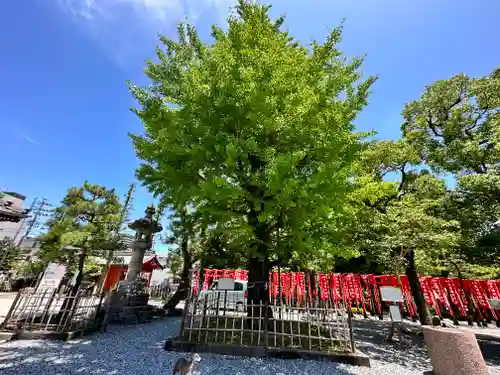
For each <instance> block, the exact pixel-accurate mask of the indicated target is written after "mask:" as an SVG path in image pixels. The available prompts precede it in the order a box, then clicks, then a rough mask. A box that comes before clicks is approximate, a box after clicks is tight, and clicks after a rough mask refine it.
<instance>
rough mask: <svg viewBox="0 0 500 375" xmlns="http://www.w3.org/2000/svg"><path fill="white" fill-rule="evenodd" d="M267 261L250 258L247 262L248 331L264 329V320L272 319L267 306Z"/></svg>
mask: <svg viewBox="0 0 500 375" xmlns="http://www.w3.org/2000/svg"><path fill="white" fill-rule="evenodd" d="M268 281H269V261H268V260H267V259H265V260H260V259H258V258H250V260H249V262H248V297H247V318H248V319H247V325H248V327H249V328H250V329H255V330H258V329H259V321H260V328H261V329H264V326H265V322H264V321H263V320H265V319H266V306H267V319H268V321H269V319H272V317H273V311H272V309H271V306H270V304H269V289H268V288H269V287H268Z"/></svg>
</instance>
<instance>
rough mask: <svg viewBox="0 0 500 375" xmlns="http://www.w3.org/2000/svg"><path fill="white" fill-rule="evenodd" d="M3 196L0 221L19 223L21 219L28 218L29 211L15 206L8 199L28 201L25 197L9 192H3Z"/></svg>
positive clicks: (0, 202) (0, 204) (0, 206)
mask: <svg viewBox="0 0 500 375" xmlns="http://www.w3.org/2000/svg"><path fill="white" fill-rule="evenodd" d="M2 195H3V196H2V197H1V200H0V221H12V222H14V223H18V222H19V221H20V220H21V219H24V218H25V217H27V216H28V215H27V214H28V210H25V209H23V208H22V207H19V206H15V205H13V204H12V202H11V201H9V199H8V197H13V198H17V199H20V200H23V201H24V200H25V199H26V197H25V196H24V195H21V194H19V193H14V192H7V191H3V192H2Z"/></svg>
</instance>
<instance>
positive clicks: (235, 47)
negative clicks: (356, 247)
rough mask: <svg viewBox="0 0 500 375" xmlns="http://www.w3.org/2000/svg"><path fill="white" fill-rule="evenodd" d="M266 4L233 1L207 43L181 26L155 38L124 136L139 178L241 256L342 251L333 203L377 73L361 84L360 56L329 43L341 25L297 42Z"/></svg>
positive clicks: (339, 218)
mask: <svg viewBox="0 0 500 375" xmlns="http://www.w3.org/2000/svg"><path fill="white" fill-rule="evenodd" d="M268 10H269V7H267V6H262V5H259V4H253V3H248V2H246V1H239V2H238V5H237V6H236V8H235V13H234V14H232V15H231V16H230V17H229V19H228V23H229V27H228V31H227V32H226V31H223V30H222V29H221V28H219V27H217V26H213V27H212V37H213V39H214V42H213V43H212V44H206V43H204V42H202V41H201V40H200V39H199V37H198V34H197V32H196V30H195V28H194V27H193V26H191V25H182V24H181V25H179V28H178V34H179V36H178V41H174V40H171V39H169V38H167V37H164V36H162V37H160V40H161V42H162V43H163V47H164V49H161V48H158V49H157V57H158V59H159V61H158V62H153V61H148V63H147V68H146V70H145V72H146V75H147V76H148V77H149V78H150V79H151V84H150V85H149V86H148V87H138V86H135V85H133V84H130V88H131V91H132V93H133V95H134V96H135V98H136V99H137V100H138V102H139V108H138V109H136V110H135V113H136V114H137V116H138V117H139V118H140V119H141V120H142V122H143V124H144V134H143V135H133V134H131V137H132V140H133V145H134V148H135V150H136V153H137V156H138V157H139V158H140V159H141V160H142V164H141V166H140V167H139V169H138V170H137V177H138V178H139V180H141V181H142V182H143V184H145V185H146V186H147V187H148V188H149V189H150V190H151V191H152V192H153V193H154V194H156V195H159V196H161V197H162V198H163V200H165V201H166V202H167V203H168V204H169V205H171V206H173V207H182V206H184V205H185V204H186V203H190V204H192V205H193V206H194V207H196V211H197V212H198V214H199V215H201V217H202V218H203V221H204V223H205V224H206V225H212V226H214V228H215V230H217V231H218V232H222V233H224V232H228V231H230V232H231V233H233V235H234V238H236V239H237V240H238V241H239V242H240V244H241V246H242V247H244V248H245V249H246V250H247V251H248V255H249V256H250V257H261V258H263V259H265V258H268V257H272V258H274V259H279V260H281V261H284V260H285V259H286V260H290V259H292V258H294V257H295V258H297V257H299V258H302V259H311V258H314V257H316V258H319V259H324V258H325V257H326V258H328V255H329V254H332V253H342V252H343V251H344V250H346V249H342V248H339V247H338V246H337V245H336V244H337V243H338V242H339V238H340V237H341V230H340V228H342V226H343V221H344V220H346V215H348V213H346V212H344V208H343V205H342V202H343V199H344V197H345V194H346V193H347V192H348V191H349V190H350V188H351V183H350V177H352V163H353V161H354V160H355V157H356V155H357V153H358V152H359V151H360V149H361V145H360V138H361V135H359V134H355V133H354V132H353V130H354V126H353V123H352V121H353V120H354V119H355V118H356V115H357V114H358V112H359V111H360V110H361V109H362V108H363V107H364V106H365V105H366V103H367V95H368V92H369V89H370V86H371V85H372V83H373V82H374V81H375V78H374V77H370V78H368V79H367V80H365V81H360V78H361V75H360V73H359V68H360V66H361V64H362V59H359V58H355V59H353V60H352V61H351V62H348V61H347V60H346V58H345V57H344V56H343V55H342V53H341V52H340V51H339V50H338V49H337V44H338V43H339V42H340V40H341V28H336V29H334V30H332V32H331V33H330V34H329V35H328V37H327V39H326V41H325V42H324V43H321V44H320V43H317V42H313V43H312V44H311V45H310V46H304V45H301V44H300V43H299V42H297V41H296V40H295V39H293V38H292V37H291V36H290V35H289V34H288V33H286V32H283V31H281V26H282V24H283V22H284V18H283V17H280V18H278V19H277V20H274V21H273V20H271V18H270V17H269V15H268ZM278 233H279V244H278ZM271 249H272V251H271ZM291 249H293V251H292V250H291ZM313 253H314V254H313ZM344 255H346V256H349V255H351V253H348V252H345V253H344Z"/></svg>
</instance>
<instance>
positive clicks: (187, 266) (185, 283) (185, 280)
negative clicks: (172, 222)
mask: <svg viewBox="0 0 500 375" xmlns="http://www.w3.org/2000/svg"><path fill="white" fill-rule="evenodd" d="M188 245H189V236H188V233H187V231H185V233H184V234H183V237H182V243H181V255H182V272H181V282H180V284H179V287H178V288H177V290H176V291H175V293H174V295H173V296H172V298H170V299H169V300H168V301H167V303H166V304H165V305H164V306H163V309H164V310H173V309H175V307H176V306H177V304H178V303H179V302H180V301H182V300H185V299H186V298H187V297H188V296H189V288H190V287H191V280H190V278H189V276H190V273H191V272H190V271H191V267H192V265H193V259H192V257H191V254H189V249H188Z"/></svg>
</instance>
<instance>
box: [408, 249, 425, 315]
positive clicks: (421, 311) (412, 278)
mask: <svg viewBox="0 0 500 375" xmlns="http://www.w3.org/2000/svg"><path fill="white" fill-rule="evenodd" d="M405 258H406V260H407V262H408V264H407V266H406V276H408V282H409V283H410V288H411V294H412V296H413V299H414V300H415V304H416V305H417V312H418V316H419V318H420V323H421V324H422V325H428V324H430V313H429V308H428V307H427V303H426V301H425V298H424V296H423V294H422V289H421V288H420V281H419V280H418V274H417V269H416V268H415V252H414V251H413V250H410V251H408V253H407V254H406V257H405Z"/></svg>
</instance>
